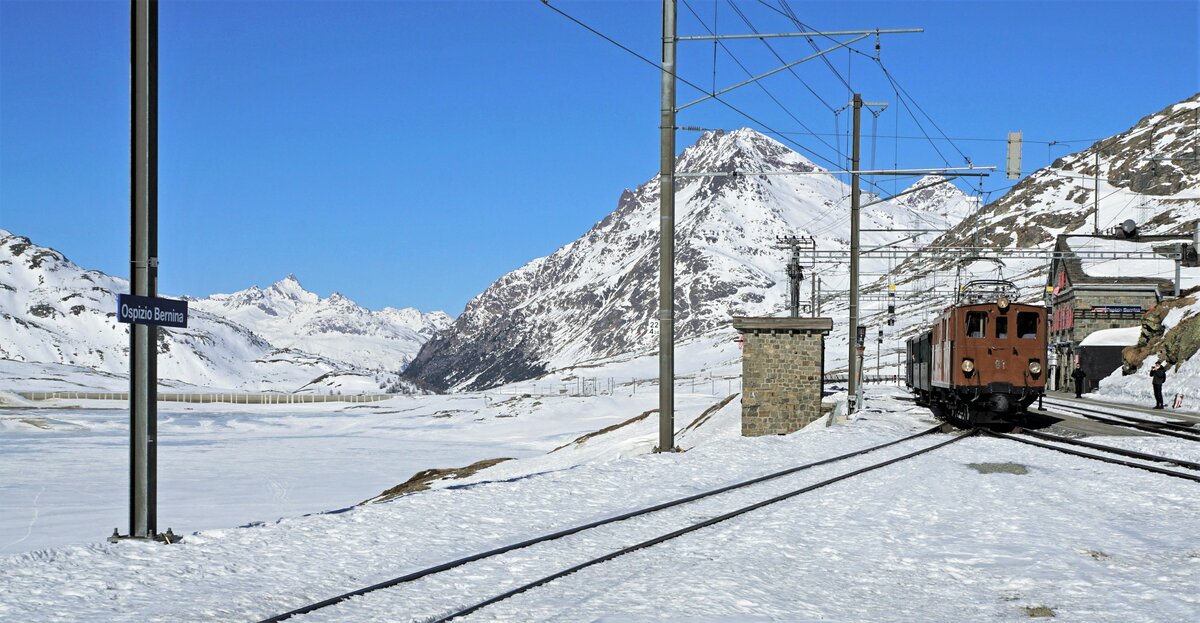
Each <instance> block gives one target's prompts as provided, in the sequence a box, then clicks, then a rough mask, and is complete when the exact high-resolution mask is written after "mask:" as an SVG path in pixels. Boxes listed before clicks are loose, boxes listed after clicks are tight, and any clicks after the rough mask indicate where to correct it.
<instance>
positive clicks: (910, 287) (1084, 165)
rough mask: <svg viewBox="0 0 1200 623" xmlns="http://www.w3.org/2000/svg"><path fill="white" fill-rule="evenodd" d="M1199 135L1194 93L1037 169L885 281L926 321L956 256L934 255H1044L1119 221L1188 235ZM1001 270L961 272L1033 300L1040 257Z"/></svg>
mask: <svg viewBox="0 0 1200 623" xmlns="http://www.w3.org/2000/svg"><path fill="white" fill-rule="evenodd" d="M1197 133H1200V93H1198V94H1196V95H1193V96H1191V97H1189V98H1188V99H1186V100H1184V101H1182V102H1178V103H1176V104H1172V105H1171V106H1168V107H1166V108H1165V109H1163V110H1161V111H1159V112H1156V113H1154V114H1152V115H1148V116H1147V117H1145V118H1143V119H1141V120H1140V121H1138V123H1137V124H1135V125H1134V126H1133V127H1131V128H1129V129H1128V130H1126V131H1124V132H1121V133H1120V134H1117V135H1115V136H1112V137H1110V138H1106V139H1103V140H1101V141H1098V142H1096V143H1095V144H1094V145H1092V146H1090V147H1089V148H1087V149H1085V150H1083V151H1080V152H1078V153H1074V154H1070V155H1067V156H1063V157H1062V158H1059V159H1058V160H1056V161H1055V162H1053V163H1052V164H1051V165H1050V166H1048V167H1045V168H1043V169H1040V170H1038V171H1035V172H1034V173H1032V174H1030V175H1029V176H1028V177H1026V178H1025V179H1023V180H1021V181H1020V182H1019V183H1017V184H1016V185H1015V186H1013V188H1012V190H1010V191H1009V192H1008V193H1006V194H1005V195H1004V196H1002V197H1000V198H999V199H997V200H996V201H993V202H992V203H989V204H987V205H985V206H983V207H981V208H979V209H978V210H977V211H975V212H973V213H972V214H970V215H968V216H967V217H966V218H964V219H963V220H962V221H961V222H960V223H959V224H958V225H957V226H955V227H954V228H952V229H950V230H949V231H948V232H946V233H945V234H944V235H943V236H940V237H938V239H937V240H935V241H933V242H932V243H931V244H930V245H929V246H928V248H927V249H926V251H925V252H923V253H922V254H921V255H920V256H919V257H916V258H913V259H910V260H908V261H905V262H903V263H902V264H900V265H899V266H898V267H897V268H896V270H895V271H894V274H893V277H894V280H895V281H896V282H898V283H899V284H900V285H899V288H898V291H899V294H900V296H901V298H902V300H903V301H904V302H905V303H908V304H907V305H906V306H905V307H906V308H907V310H909V311H910V312H917V311H920V312H923V313H924V314H925V315H928V314H929V313H931V310H932V308H933V307H936V306H940V305H944V304H946V303H947V302H948V299H946V298H939V297H930V296H928V291H929V290H930V289H933V288H940V289H942V290H943V291H944V290H947V289H948V288H949V289H952V286H951V285H950V284H952V283H953V282H954V278H955V271H956V270H958V268H957V267H956V264H957V263H958V261H959V259H960V258H961V256H962V253H961V252H958V251H952V252H940V251H939V249H943V248H946V247H949V248H951V249H954V248H962V247H974V246H978V247H984V248H991V249H1003V248H1023V249H1042V250H1049V249H1051V248H1052V247H1053V246H1054V243H1055V239H1056V237H1057V236H1058V235H1059V234H1091V233H1092V232H1093V231H1094V230H1095V229H1099V230H1100V232H1101V233H1105V232H1109V231H1111V230H1112V229H1113V228H1114V227H1116V226H1118V225H1119V224H1120V223H1122V222H1124V221H1125V220H1127V219H1132V220H1133V221H1135V222H1136V223H1137V224H1138V227H1139V231H1140V232H1141V233H1144V234H1190V233H1191V232H1192V231H1193V229H1194V228H1195V226H1196V224H1197V222H1200V161H1198V160H1197V152H1196V147H1195V146H1196V140H1197ZM1097 167H1098V169H1097ZM1097 187H1098V188H1097ZM1097 191H1098V192H1099V198H1098V200H1097V195H1096V193H1097ZM1097 207H1098V210H1097ZM1119 244H1120V243H1118V242H1116V241H1112V240H1105V239H1102V238H1097V239H1094V240H1093V241H1090V242H1080V243H1077V244H1076V248H1090V249H1093V250H1109V249H1110V248H1112V249H1115V248H1116V247H1117V246H1118V245H1119ZM1122 248H1123V247H1122ZM1004 263H1005V264H1004V266H1003V267H999V266H998V265H997V264H995V263H992V262H980V263H978V264H976V265H972V266H967V267H965V269H964V272H965V274H972V275H974V276H979V273H981V272H991V273H993V275H990V276H994V273H997V272H999V273H1001V274H1002V275H1003V276H1004V277H1005V278H1008V279H1013V280H1015V281H1016V282H1017V283H1018V285H1019V286H1021V287H1022V289H1023V292H1024V294H1025V298H1027V299H1039V298H1040V296H1041V291H1042V286H1043V285H1044V283H1045V280H1046V270H1047V268H1048V261H1047V259H1046V258H1044V257H1029V258H1016V259H1011V258H1010V259H1006V260H1004ZM1122 263H1124V264H1125V265H1126V266H1125V267H1124V268H1122V266H1121V264H1122ZM1109 264H1111V265H1110V266H1105V267H1102V268H1101V267H1096V268H1095V269H1096V270H1103V271H1104V274H1108V273H1112V274H1114V275H1121V274H1129V275H1131V276H1132V275H1133V274H1136V268H1135V265H1136V263H1135V262H1130V261H1128V260H1125V261H1124V262H1122V260H1112V261H1111V262H1109ZM1131 270H1132V271H1135V272H1129V271H1131ZM882 285H883V282H878V283H876V284H874V285H873V286H868V287H867V288H866V291H868V292H871V291H872V290H879V289H881V288H882Z"/></svg>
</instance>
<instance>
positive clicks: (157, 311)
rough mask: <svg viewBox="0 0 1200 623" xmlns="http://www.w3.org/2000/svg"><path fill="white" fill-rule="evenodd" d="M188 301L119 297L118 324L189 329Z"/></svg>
mask: <svg viewBox="0 0 1200 623" xmlns="http://www.w3.org/2000/svg"><path fill="white" fill-rule="evenodd" d="M187 311H188V304H187V301H177V300H175V299H161V298H158V297H151V296H134V295H132V294H118V295H117V322H126V323H130V324H152V325H156V326H160V327H178V328H180V329H184V328H187Z"/></svg>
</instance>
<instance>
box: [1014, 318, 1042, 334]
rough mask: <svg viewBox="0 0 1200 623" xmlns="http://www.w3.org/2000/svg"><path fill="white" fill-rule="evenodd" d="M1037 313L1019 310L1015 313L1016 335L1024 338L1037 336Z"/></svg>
mask: <svg viewBox="0 0 1200 623" xmlns="http://www.w3.org/2000/svg"><path fill="white" fill-rule="evenodd" d="M1038 316H1040V314H1038V313H1037V312H1021V313H1019V314H1017V336H1018V337H1021V338H1025V339H1032V338H1036V337H1037V333H1038Z"/></svg>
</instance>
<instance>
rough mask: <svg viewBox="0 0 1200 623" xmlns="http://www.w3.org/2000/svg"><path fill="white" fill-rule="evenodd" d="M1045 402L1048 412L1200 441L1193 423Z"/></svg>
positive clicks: (1198, 431)
mask: <svg viewBox="0 0 1200 623" xmlns="http://www.w3.org/2000/svg"><path fill="white" fill-rule="evenodd" d="M1044 404H1045V405H1046V407H1048V409H1047V411H1048V412H1053V411H1051V410H1057V411H1058V412H1059V413H1064V414H1067V415H1076V416H1079V417H1083V418H1087V419H1089V420H1093V421H1096V422H1102V423H1104V424H1108V425H1111V426H1121V427H1124V428H1132V429H1136V430H1140V431H1144V432H1149V433H1155V434H1158V435H1165V436H1168V437H1175V438H1178V439H1187V440H1189V441H1200V429H1198V428H1196V427H1194V426H1192V425H1191V424H1181V423H1176V422H1164V421H1160V420H1151V419H1147V418H1141V417H1137V416H1134V415H1128V414H1124V413H1114V412H1112V411H1104V410H1101V409H1094V408H1091V407H1083V406H1079V405H1076V404H1072V403H1068V402H1059V401H1054V400H1051V401H1044Z"/></svg>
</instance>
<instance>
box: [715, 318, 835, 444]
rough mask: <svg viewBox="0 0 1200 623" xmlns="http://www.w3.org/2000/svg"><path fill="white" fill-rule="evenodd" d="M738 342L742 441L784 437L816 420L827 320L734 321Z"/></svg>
mask: <svg viewBox="0 0 1200 623" xmlns="http://www.w3.org/2000/svg"><path fill="white" fill-rule="evenodd" d="M733 328H734V329H737V332H738V333H739V334H740V335H741V339H742V436H744V437H757V436H759V435H786V434H788V433H793V432H796V431H798V430H800V429H801V428H803V427H805V426H807V425H808V424H810V423H811V422H813V421H814V420H816V419H817V418H819V417H821V390H822V387H823V378H824V374H825V336H826V335H828V334H829V332H830V331H831V330H833V319H831V318H790V317H765V318H756V317H746V316H735V317H734V319H733Z"/></svg>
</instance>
